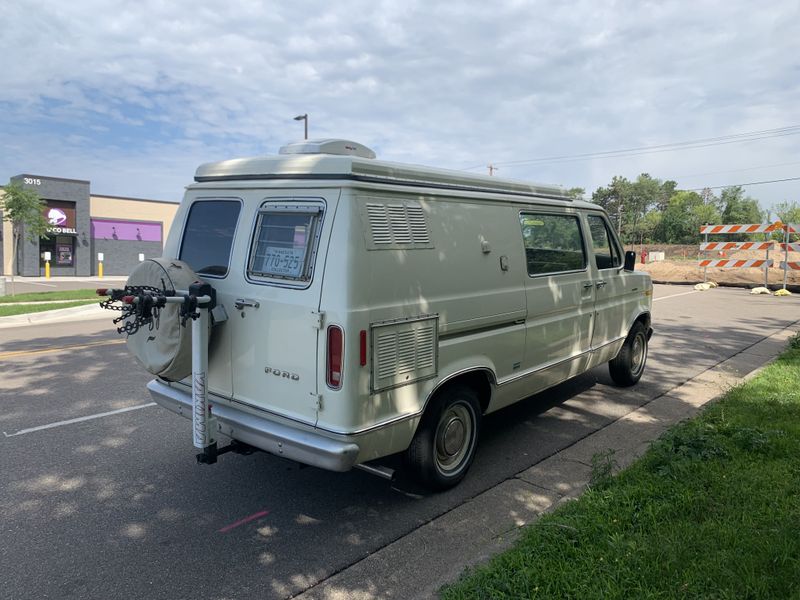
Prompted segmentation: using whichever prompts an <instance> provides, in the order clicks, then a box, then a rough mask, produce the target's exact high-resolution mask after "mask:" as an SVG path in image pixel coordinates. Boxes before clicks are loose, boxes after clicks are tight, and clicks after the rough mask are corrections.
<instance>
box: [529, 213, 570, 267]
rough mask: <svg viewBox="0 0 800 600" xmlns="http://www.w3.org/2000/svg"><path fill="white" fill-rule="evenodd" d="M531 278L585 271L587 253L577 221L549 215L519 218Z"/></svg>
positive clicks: (535, 214) (564, 216) (568, 216)
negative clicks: (532, 276) (533, 276)
mask: <svg viewBox="0 0 800 600" xmlns="http://www.w3.org/2000/svg"><path fill="white" fill-rule="evenodd" d="M519 222H520V225H521V226H522V239H523V241H524V243H525V256H526V259H527V262H528V275H546V274H553V273H563V272H566V271H580V270H582V269H585V268H586V249H585V248H584V247H583V237H582V235H581V226H580V223H579V221H578V217H576V216H574V215H552V214H546V213H523V214H521V215H520V216H519Z"/></svg>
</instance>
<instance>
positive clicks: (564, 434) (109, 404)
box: [0, 286, 800, 599]
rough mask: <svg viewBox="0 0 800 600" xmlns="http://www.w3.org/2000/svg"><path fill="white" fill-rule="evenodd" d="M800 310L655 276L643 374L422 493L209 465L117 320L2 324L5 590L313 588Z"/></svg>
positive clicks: (512, 412) (569, 402) (567, 402)
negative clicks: (154, 398)
mask: <svg viewBox="0 0 800 600" xmlns="http://www.w3.org/2000/svg"><path fill="white" fill-rule="evenodd" d="M798 320H800V297H797V296H795V297H789V298H775V297H772V296H751V295H750V294H749V293H747V291H746V290H741V289H717V290H712V291H709V292H702V293H700V292H694V291H693V290H692V289H691V288H689V287H682V286H656V293H655V302H654V306H653V326H654V328H655V334H654V336H653V339H652V342H651V349H650V358H649V362H648V368H647V371H646V373H645V375H644V378H643V380H642V381H641V382H640V384H639V385H637V386H636V387H634V388H630V389H625V390H621V389H620V388H617V387H615V386H613V385H612V383H611V381H610V378H609V376H608V373H607V369H605V368H598V369H595V370H593V371H591V372H589V373H586V374H584V375H582V376H580V377H578V378H576V379H574V380H572V381H570V382H566V383H564V384H562V385H560V386H558V387H556V388H554V389H552V390H549V391H548V392H545V393H542V394H538V395H536V396H533V397H531V398H529V399H527V400H525V401H523V402H520V403H518V404H516V405H514V406H512V407H510V408H508V409H506V410H503V411H500V412H498V413H496V414H493V415H490V416H489V417H487V419H486V420H485V422H484V429H483V432H482V435H481V440H480V446H479V449H478V455H477V458H476V460H475V463H474V465H473V467H472V470H471V471H470V474H469V476H468V477H467V479H466V480H465V481H464V482H463V483H462V484H461V485H460V486H458V487H457V488H456V489H454V490H451V491H449V492H446V493H443V494H436V495H422V496H420V495H415V494H407V493H403V492H402V491H398V490H395V489H392V487H391V486H390V485H389V483H388V482H387V481H385V480H382V479H378V478H376V477H374V476H371V475H369V474H367V473H364V472H362V471H351V472H348V473H344V474H340V473H329V472H326V471H322V470H319V469H315V468H311V467H307V468H302V467H300V466H298V465H296V464H294V463H290V462H287V461H284V460H282V459H278V458H276V457H273V456H270V455H267V454H263V453H260V454H254V455H252V456H245V457H243V456H231V455H225V456H223V457H222V458H221V459H220V462H219V463H218V464H217V465H215V466H202V467H201V466H197V465H196V464H195V461H194V457H193V456H194V452H193V448H192V443H191V434H190V429H189V423H188V421H186V420H184V419H182V418H180V417H177V416H175V415H172V414H171V413H168V412H167V411H165V410H163V409H161V408H159V407H157V406H153V405H152V403H151V401H150V398H149V396H148V395H147V393H146V390H145V388H144V386H145V384H146V382H147V381H148V380H149V379H150V377H149V376H148V374H147V373H145V372H144V371H143V370H142V369H141V368H140V367H138V365H136V363H135V362H134V361H133V359H132V358H131V357H130V356H129V355H128V353H127V351H126V350H125V345H124V344H123V343H120V339H119V337H118V336H117V335H116V334H115V333H114V332H113V331H112V330H111V327H110V324H109V322H108V321H107V320H93V321H83V322H80V323H62V324H51V325H35V326H27V327H21V328H13V329H2V330H0V372H1V373H2V378H0V430H2V431H3V434H4V435H3V436H2V437H0V473H1V474H2V481H1V482H0V483H1V485H0V514H2V520H1V521H0V523H2V526H1V527H0V531H2V540H3V541H2V543H1V544H0V564H2V565H3V573H4V577H3V579H4V584H5V585H4V595H6V597H9V598H15V599H16V598H20V599H21V598H110V597H116V598H128V597H147V598H170V599H175V598H196V597H203V598H219V599H223V598H237V599H238V598H288V597H291V596H293V595H296V594H299V593H301V592H303V591H305V590H309V589H311V590H313V588H314V587H315V586H317V585H318V584H320V583H322V582H324V581H325V580H326V579H327V578H329V577H331V576H332V575H334V574H336V573H339V572H342V571H344V570H346V569H348V567H350V566H351V565H355V564H357V563H358V562H359V561H361V560H362V559H364V557H366V556H368V555H370V554H372V553H374V552H376V551H378V550H380V549H381V548H384V547H386V546H387V545H389V544H391V543H392V542H394V541H396V540H399V539H401V538H403V537H404V536H408V535H409V534H411V533H412V532H414V531H415V530H416V529H417V528H419V527H420V526H421V525H423V524H425V523H428V522H430V521H431V520H433V519H435V518H437V517H439V516H440V515H443V514H445V513H447V512H448V511H451V510H453V509H454V508H455V507H458V506H460V505H462V504H463V503H465V502H467V501H469V500H470V499H472V498H475V497H476V496H477V495H479V494H481V493H482V492H484V491H486V490H489V489H491V488H492V487H494V486H496V485H498V484H501V483H502V482H504V481H507V480H508V479H509V478H513V477H514V476H515V474H517V473H519V472H520V471H523V470H524V469H527V468H529V467H531V466H532V465H535V464H537V463H538V462H540V461H542V460H543V459H545V458H547V457H549V456H552V455H553V454H555V453H556V452H559V451H560V450H563V449H565V448H568V447H569V446H571V445H572V444H574V443H575V442H576V441H577V440H580V439H582V438H584V437H586V436H587V435H589V434H591V433H592V432H595V431H597V430H599V429H601V428H603V427H605V426H606V425H608V424H610V423H612V422H614V421H615V420H617V419H619V418H620V417H622V416H624V415H625V414H627V413H629V412H631V411H633V410H635V409H636V408H638V407H640V406H642V405H643V404H645V403H647V402H650V401H656V402H657V399H658V398H659V397H660V396H661V395H662V394H664V393H665V392H666V391H668V390H670V389H672V388H674V387H675V386H677V385H680V384H681V383H683V382H685V381H687V380H689V379H690V378H692V377H694V376H695V375H698V374H699V373H702V372H703V371H705V370H707V369H709V368H711V367H713V366H714V365H717V364H718V363H720V362H722V361H724V360H726V359H728V358H730V357H732V356H734V355H737V354H738V353H740V352H742V351H743V350H744V349H747V348H749V347H750V346H752V345H754V344H756V343H758V342H759V341H760V340H762V339H764V338H765V337H767V336H769V335H770V334H771V333H772V332H775V331H779V330H782V329H784V328H786V327H789V326H791V325H792V324H797V322H798ZM754 360H755V359H754ZM763 360H767V359H766V358H764V359H763ZM763 360H762V362H763ZM757 366H759V365H758V364H756V363H755V362H754V363H753V364H742V369H743V372H746V371H747V370H751V369H750V367H752V368H756V367H757ZM654 399H655V400H654ZM453 560H458V559H457V557H454V558H453ZM403 568H404V565H403V564H398V565H397V569H398V571H402V569H403Z"/></svg>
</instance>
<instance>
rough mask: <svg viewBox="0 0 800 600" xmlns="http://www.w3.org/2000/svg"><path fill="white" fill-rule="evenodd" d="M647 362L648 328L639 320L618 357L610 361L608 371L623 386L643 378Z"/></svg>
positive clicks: (615, 381)
mask: <svg viewBox="0 0 800 600" xmlns="http://www.w3.org/2000/svg"><path fill="white" fill-rule="evenodd" d="M646 362H647V330H646V329H645V326H644V325H643V324H642V323H641V322H639V321H637V322H636V323H634V325H633V327H631V331H630V333H628V337H627V338H625V343H624V344H623V345H622V349H621V350H620V351H619V354H617V356H616V358H614V359H613V360H611V361H610V362H609V363H608V372H609V373H610V374H611V379H613V380H614V383H616V384H617V385H622V386H626V387H627V386H631V385H634V384H635V383H636V382H637V381H639V379H641V378H642V373H644V366H645V363H646Z"/></svg>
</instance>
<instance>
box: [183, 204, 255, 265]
mask: <svg viewBox="0 0 800 600" xmlns="http://www.w3.org/2000/svg"><path fill="white" fill-rule="evenodd" d="M241 207H242V205H241V203H240V202H239V201H238V200H202V201H198V202H195V203H194V204H192V207H191V208H190V209H189V217H188V218H187V219H186V227H184V229H183V241H182V242H181V251H180V253H179V254H178V258H180V259H181V260H182V261H184V262H185V263H186V264H188V265H189V266H190V267H192V270H193V271H194V272H195V273H197V274H198V275H210V276H212V277H225V275H227V274H228V266H229V264H230V260H231V246H232V245H233V234H234V232H235V231H236V222H237V221H238V220H239V211H240V210H241Z"/></svg>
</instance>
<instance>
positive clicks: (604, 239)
mask: <svg viewBox="0 0 800 600" xmlns="http://www.w3.org/2000/svg"><path fill="white" fill-rule="evenodd" d="M587 218H588V219H589V232H590V234H591V236H592V248H593V249H594V259H595V262H597V268H598V269H613V268H615V267H619V266H621V265H622V257H621V256H620V253H619V249H618V248H617V246H616V244H614V241H613V238H612V236H611V232H610V231H609V230H608V224H607V223H606V221H605V219H603V217H601V216H599V215H588V217H587Z"/></svg>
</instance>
